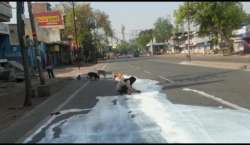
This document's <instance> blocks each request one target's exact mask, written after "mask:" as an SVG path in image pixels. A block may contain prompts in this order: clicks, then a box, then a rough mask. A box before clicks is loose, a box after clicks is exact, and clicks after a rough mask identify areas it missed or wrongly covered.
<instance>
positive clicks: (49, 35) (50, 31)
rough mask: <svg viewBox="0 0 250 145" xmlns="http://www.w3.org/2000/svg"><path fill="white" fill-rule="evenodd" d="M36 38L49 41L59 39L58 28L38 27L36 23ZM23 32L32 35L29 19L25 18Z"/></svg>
mask: <svg viewBox="0 0 250 145" xmlns="http://www.w3.org/2000/svg"><path fill="white" fill-rule="evenodd" d="M36 31H37V39H38V40H39V41H42V42H46V43H51V42H57V41H61V36H60V29H57V28H40V27H39V26H38V25H37V24H36ZM25 34H26V35H29V36H32V30H31V25H30V20H29V19H26V20H25Z"/></svg>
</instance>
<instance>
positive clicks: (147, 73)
mask: <svg viewBox="0 0 250 145" xmlns="http://www.w3.org/2000/svg"><path fill="white" fill-rule="evenodd" d="M143 72H144V73H147V74H151V72H149V71H143Z"/></svg>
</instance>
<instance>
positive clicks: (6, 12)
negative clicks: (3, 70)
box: [0, 2, 12, 59]
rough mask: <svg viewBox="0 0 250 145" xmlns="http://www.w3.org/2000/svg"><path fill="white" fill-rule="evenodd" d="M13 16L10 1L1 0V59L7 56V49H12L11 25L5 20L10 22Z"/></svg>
mask: <svg viewBox="0 0 250 145" xmlns="http://www.w3.org/2000/svg"><path fill="white" fill-rule="evenodd" d="M11 17H12V11H11V6H10V4H9V2H0V44H1V45H0V59H1V58H6V51H8V50H9V49H10V40H9V33H10V32H9V26H8V24H5V23H4V22H9V21H10V19H11Z"/></svg>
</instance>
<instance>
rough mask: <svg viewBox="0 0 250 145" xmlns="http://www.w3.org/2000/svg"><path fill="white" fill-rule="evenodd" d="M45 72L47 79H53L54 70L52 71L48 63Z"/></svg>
mask: <svg viewBox="0 0 250 145" xmlns="http://www.w3.org/2000/svg"><path fill="white" fill-rule="evenodd" d="M46 70H47V72H48V76H49V78H50V79H51V78H55V75H54V70H53V65H52V64H51V63H49V64H48V65H47V67H46Z"/></svg>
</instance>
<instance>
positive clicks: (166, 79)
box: [159, 76, 174, 83]
mask: <svg viewBox="0 0 250 145" xmlns="http://www.w3.org/2000/svg"><path fill="white" fill-rule="evenodd" d="M159 77H160V78H161V79H163V80H165V81H168V82H170V83H174V81H172V80H170V79H168V78H165V77H163V76H159Z"/></svg>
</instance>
